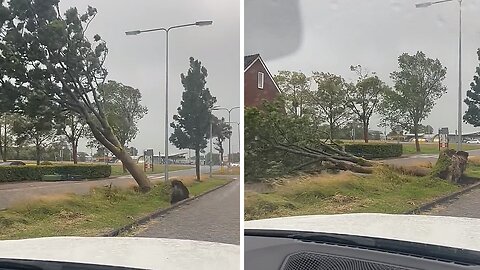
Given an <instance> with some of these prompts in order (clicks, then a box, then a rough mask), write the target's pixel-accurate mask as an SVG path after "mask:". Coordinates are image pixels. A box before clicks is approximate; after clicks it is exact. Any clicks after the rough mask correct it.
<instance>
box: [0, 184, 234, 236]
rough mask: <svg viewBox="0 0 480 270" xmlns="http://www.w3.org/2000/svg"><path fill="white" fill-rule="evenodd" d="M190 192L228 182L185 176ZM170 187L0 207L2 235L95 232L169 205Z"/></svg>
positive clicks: (103, 192) (104, 190)
mask: <svg viewBox="0 0 480 270" xmlns="http://www.w3.org/2000/svg"><path fill="white" fill-rule="evenodd" d="M182 180H183V182H184V183H185V184H186V185H187V186H188V189H189V191H190V194H191V196H197V195H199V194H201V193H204V192H206V191H208V190H211V189H213V188H215V187H217V186H220V185H222V184H224V183H226V182H227V181H228V180H225V179H219V178H212V179H204V180H203V181H202V182H195V181H193V179H186V180H184V179H182ZM169 199H170V196H169V188H168V187H167V186H166V185H165V184H163V183H159V184H157V185H155V187H154V188H153V189H152V190H151V191H150V192H148V193H146V194H142V193H139V192H137V191H135V189H134V188H130V189H124V190H120V189H113V188H112V189H109V188H98V189H93V190H92V191H91V192H90V194H88V195H83V196H80V195H58V196H49V197H45V198H42V199H40V200H38V201H34V202H30V203H26V204H24V205H21V206H18V207H15V208H11V209H8V210H4V211H0V239H2V240H5V239H21V238H32V237H46V236H95V235H98V234H101V233H105V232H108V231H110V230H113V229H116V228H119V227H122V226H124V225H126V224H129V223H131V222H132V221H133V220H135V219H138V218H140V217H142V216H144V215H146V214H149V213H151V212H153V211H156V210H158V209H161V208H166V207H168V206H170V203H169Z"/></svg>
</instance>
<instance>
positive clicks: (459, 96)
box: [415, 0, 462, 151]
mask: <svg viewBox="0 0 480 270" xmlns="http://www.w3.org/2000/svg"><path fill="white" fill-rule="evenodd" d="M452 1H455V0H441V1H435V2H424V3H420V4H416V5H415V6H416V7H417V8H426V7H430V6H432V5H436V4H441V3H445V2H452ZM457 1H458V4H459V24H458V31H459V34H458V119H457V121H458V123H457V124H458V127H457V129H458V142H457V151H460V150H462V0H457Z"/></svg>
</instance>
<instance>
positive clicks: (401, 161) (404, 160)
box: [382, 150, 480, 166]
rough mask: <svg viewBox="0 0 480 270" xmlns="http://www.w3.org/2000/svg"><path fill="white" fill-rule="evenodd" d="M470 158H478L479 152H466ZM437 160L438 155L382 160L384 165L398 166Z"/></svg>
mask: <svg viewBox="0 0 480 270" xmlns="http://www.w3.org/2000/svg"><path fill="white" fill-rule="evenodd" d="M467 152H468V153H469V155H470V156H480V150H470V151H467ZM437 158H438V154H420V155H413V156H409V157H402V158H394V159H385V160H382V162H384V163H388V164H395V165H399V166H409V165H415V164H418V163H419V162H432V163H434V162H436V161H437Z"/></svg>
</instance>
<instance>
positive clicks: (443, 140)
mask: <svg viewBox="0 0 480 270" xmlns="http://www.w3.org/2000/svg"><path fill="white" fill-rule="evenodd" d="M447 148H448V128H441V129H439V130H438V150H439V151H442V150H443V149H447Z"/></svg>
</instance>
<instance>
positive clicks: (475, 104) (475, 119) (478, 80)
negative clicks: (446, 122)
mask: <svg viewBox="0 0 480 270" xmlns="http://www.w3.org/2000/svg"><path fill="white" fill-rule="evenodd" d="M477 55H478V61H480V49H478V50H477ZM475 72H476V74H475V75H474V76H473V82H471V83H470V90H468V91H467V98H466V99H465V101H464V102H465V103H466V104H467V105H468V109H467V111H466V112H465V114H464V115H463V121H465V122H466V123H469V124H470V125H473V126H474V127H478V126H480V64H479V65H478V66H477V67H476V69H475Z"/></svg>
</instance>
